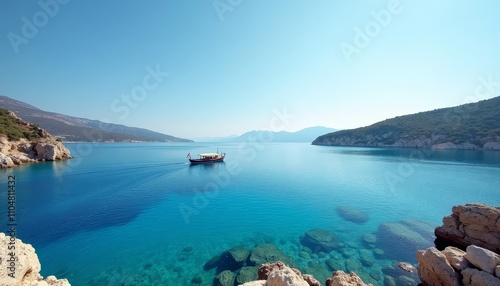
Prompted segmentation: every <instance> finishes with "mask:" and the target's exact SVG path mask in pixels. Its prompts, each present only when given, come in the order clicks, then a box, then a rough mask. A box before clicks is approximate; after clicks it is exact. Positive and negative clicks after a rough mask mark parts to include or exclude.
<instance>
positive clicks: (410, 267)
mask: <svg viewBox="0 0 500 286" xmlns="http://www.w3.org/2000/svg"><path fill="white" fill-rule="evenodd" d="M396 265H397V266H398V267H399V268H401V269H403V270H404V271H406V272H410V273H413V272H415V267H414V266H413V265H411V264H410V263H408V262H398V263H397V264H396Z"/></svg>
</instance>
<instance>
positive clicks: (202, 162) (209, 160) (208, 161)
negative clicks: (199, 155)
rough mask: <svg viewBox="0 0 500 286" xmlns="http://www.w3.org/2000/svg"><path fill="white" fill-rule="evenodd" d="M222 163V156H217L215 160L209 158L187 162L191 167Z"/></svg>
mask: <svg viewBox="0 0 500 286" xmlns="http://www.w3.org/2000/svg"><path fill="white" fill-rule="evenodd" d="M222 161H224V156H219V157H217V158H210V159H189V162H191V165H195V164H209V163H216V162H222Z"/></svg>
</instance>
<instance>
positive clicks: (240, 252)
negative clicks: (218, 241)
mask: <svg viewBox="0 0 500 286" xmlns="http://www.w3.org/2000/svg"><path fill="white" fill-rule="evenodd" d="M229 255H230V256H231V258H233V260H234V261H235V262H236V263H238V264H243V263H244V262H245V261H246V260H247V258H248V256H249V255H250V250H248V249H246V248H245V247H243V246H235V247H233V248H231V249H230V250H229Z"/></svg>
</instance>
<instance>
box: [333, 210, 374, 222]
mask: <svg viewBox="0 0 500 286" xmlns="http://www.w3.org/2000/svg"><path fill="white" fill-rule="evenodd" d="M336 211H337V213H338V214H339V215H340V216H341V217H342V218H343V219H345V220H347V221H350V222H355V223H365V222H367V221H368V214H367V213H365V212H364V211H362V210H360V209H357V208H355V207H351V206H338V207H337V208H336Z"/></svg>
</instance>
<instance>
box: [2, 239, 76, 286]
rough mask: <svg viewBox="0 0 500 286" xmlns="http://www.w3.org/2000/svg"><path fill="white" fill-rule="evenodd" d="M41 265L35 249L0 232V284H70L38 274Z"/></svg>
mask: <svg viewBox="0 0 500 286" xmlns="http://www.w3.org/2000/svg"><path fill="white" fill-rule="evenodd" d="M40 270H41V265H40V261H39V260H38V256H37V255H36V253H35V249H34V248H33V247H32V246H31V245H30V244H25V243H23V242H22V241H21V240H20V239H17V238H14V237H11V236H6V235H5V234H4V233H0V285H1V286H28V285H29V286H48V285H53V286H70V285H71V284H70V283H69V282H68V280H66V279H57V278H56V277H55V276H48V277H46V278H45V279H43V277H42V276H41V275H40Z"/></svg>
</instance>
